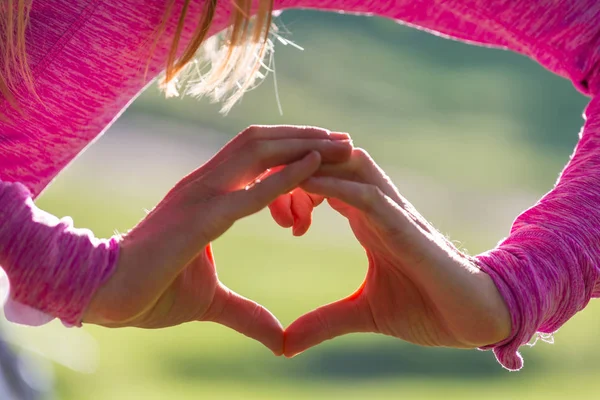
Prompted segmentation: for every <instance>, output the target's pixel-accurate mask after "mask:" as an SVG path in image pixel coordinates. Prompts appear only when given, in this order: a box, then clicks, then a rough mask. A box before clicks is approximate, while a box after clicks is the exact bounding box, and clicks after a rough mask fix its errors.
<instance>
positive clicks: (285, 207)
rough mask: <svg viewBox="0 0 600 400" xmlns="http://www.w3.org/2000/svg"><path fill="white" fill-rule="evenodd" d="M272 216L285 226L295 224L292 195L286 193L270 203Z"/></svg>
mask: <svg viewBox="0 0 600 400" xmlns="http://www.w3.org/2000/svg"><path fill="white" fill-rule="evenodd" d="M269 210H270V211H271V216H272V217H273V219H274V220H275V222H277V223H278V224H279V226H281V227H283V228H291V227H292V226H293V225H294V216H293V215H292V195H291V194H290V193H284V194H282V195H281V196H279V197H277V198H276V199H275V200H273V202H272V203H271V204H269Z"/></svg>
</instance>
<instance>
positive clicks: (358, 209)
mask: <svg viewBox="0 0 600 400" xmlns="http://www.w3.org/2000/svg"><path fill="white" fill-rule="evenodd" d="M282 165H283V166H284V167H283V168H281V169H279V170H278V171H277V168H278V166H282ZM269 168H275V169H276V172H272V174H271V175H270V176H267V177H266V178H264V180H262V181H261V182H259V183H258V182H257V183H256V184H250V186H248V182H253V180H256V179H257V177H259V178H260V177H262V176H263V175H261V174H264V172H265V170H269ZM324 198H326V199H327V201H328V203H329V205H330V206H331V207H332V208H333V209H334V210H336V211H337V212H338V213H340V214H341V215H342V216H344V217H345V218H346V219H347V220H348V222H349V224H350V227H351V228H352V231H353V233H354V235H355V236H356V238H357V240H358V241H359V242H360V244H361V245H362V247H363V248H364V250H365V252H366V255H367V259H368V269H367V274H366V277H365V280H364V281H363V283H362V284H361V285H360V286H359V287H358V289H357V290H356V291H355V292H354V293H352V294H350V295H349V296H348V297H346V298H344V299H341V300H339V301H336V302H334V303H331V304H327V305H324V306H322V307H319V308H317V309H316V310H313V311H311V312H309V313H307V314H305V315H303V316H301V317H300V318H298V319H297V320H296V321H295V322H293V323H292V324H291V325H290V326H288V327H287V328H286V329H283V327H282V326H281V324H280V323H279V322H278V321H277V319H276V318H275V317H274V316H273V315H272V314H271V313H270V312H269V311H268V310H266V309H265V308H264V307H262V306H261V305H259V304H257V303H255V302H253V301H250V300H249V299H246V298H244V297H242V296H240V295H238V294H237V293H235V292H233V291H232V290H229V289H228V288H227V287H226V286H225V285H223V284H222V283H221V282H220V281H219V279H218V276H217V272H216V266H215V262H214V258H213V255H212V250H211V246H210V243H211V242H212V241H214V240H216V239H217V238H218V237H220V236H221V235H223V234H224V233H225V232H226V231H227V230H228V229H229V228H230V227H231V226H232V225H233V224H234V222H235V221H237V220H239V219H241V218H244V217H246V216H249V215H251V214H254V213H255V212H258V211H260V210H261V209H263V208H265V207H266V206H267V205H268V206H269V207H270V210H271V213H272V215H273V217H274V219H275V221H276V222H277V223H279V224H280V225H282V226H284V227H292V229H293V232H294V234H295V235H298V236H299V235H303V234H304V233H305V232H306V231H307V230H308V229H309V227H310V223H311V218H312V210H313V208H314V207H316V206H317V205H318V204H319V203H321V202H322V201H323V199H324ZM198 249H205V251H200V252H198ZM139 277H143V279H139ZM191 321H212V322H216V323H219V324H222V325H225V326H228V327H230V328H232V329H234V330H236V331H238V332H240V333H242V334H244V335H246V336H249V337H251V338H253V339H256V340H258V341H260V342H261V343H263V344H264V345H265V346H266V347H268V348H269V349H271V350H272V351H273V352H274V353H275V354H277V355H281V354H284V355H286V356H288V357H291V356H294V355H296V354H298V353H300V352H302V351H304V350H306V349H308V348H310V347H312V346H315V345H317V344H319V343H321V342H323V341H325V340H328V339H332V338H334V337H336V336H340V335H344V334H348V333H353V332H375V333H381V334H385V335H390V336H394V337H397V338H400V339H403V340H406V341H409V342H412V343H416V344H421V345H426V346H447V347H462V348H473V347H479V346H482V345H488V344H490V343H496V342H499V341H500V340H502V339H504V338H505V337H507V336H508V335H509V333H510V327H511V319H510V315H509V313H508V309H507V307H506V306H505V304H504V301H503V299H502V297H501V296H500V294H499V292H498V290H497V289H496V287H495V285H494V283H493V281H492V280H491V278H490V277H489V276H488V275H487V274H485V273H483V272H482V271H480V270H479V269H478V268H477V267H476V266H475V264H474V263H473V262H472V260H471V259H470V258H469V257H467V256H465V255H463V254H462V253H461V252H460V251H458V250H457V249H456V248H455V247H454V245H453V244H452V243H450V242H449V241H448V240H447V239H446V238H445V237H444V236H443V235H441V234H440V233H439V232H437V231H436V230H435V229H434V228H433V227H432V226H431V225H430V224H429V223H428V222H427V221H426V220H425V219H424V218H423V217H422V216H421V215H419V213H418V212H417V211H416V210H415V209H414V207H412V205H411V204H410V203H409V202H408V201H407V200H406V199H404V198H403V197H402V196H401V195H400V193H399V192H398V190H397V188H396V187H395V186H394V185H393V183H392V181H391V180H390V179H389V178H388V177H387V176H386V175H385V173H384V172H383V171H382V170H381V169H380V168H379V167H378V166H377V164H375V162H374V161H373V159H371V157H370V156H369V155H368V154H367V153H366V152H365V151H364V150H362V149H358V148H354V147H353V145H352V143H351V141H350V140H349V136H348V135H347V134H340V133H332V132H328V131H326V130H323V129H319V128H311V127H293V126H279V127H262V126H255V127H251V128H249V129H247V130H245V131H244V132H241V133H240V134H239V135H237V136H236V137H235V138H234V139H232V140H231V141H230V142H229V143H228V144H227V145H226V146H224V147H223V148H222V149H221V150H220V151H219V152H218V153H217V154H215V156H213V158H211V159H210V160H209V161H208V162H206V163H205V164H203V165H202V166H201V167H199V168H198V169H196V170H195V171H193V172H191V173H190V174H189V175H188V176H186V177H184V178H183V179H182V180H181V181H180V182H179V183H178V184H177V185H175V187H174V188H173V189H171V191H170V192H169V193H168V194H167V195H166V196H165V198H164V199H163V200H162V201H161V202H160V203H159V204H158V205H157V206H156V207H155V208H154V209H153V210H152V211H151V212H150V213H149V214H148V215H147V216H146V217H145V218H144V219H143V220H142V221H141V222H140V223H139V224H138V225H137V226H136V227H135V228H134V229H132V230H131V231H130V232H129V233H128V234H127V235H126V236H125V237H124V238H123V239H122V241H121V242H120V253H119V259H118V265H117V266H116V268H115V271H114V272H113V274H112V276H111V278H110V279H109V280H108V281H107V282H106V283H105V284H104V285H102V286H101V287H100V288H99V289H98V290H97V292H96V293H95V295H94V298H93V299H92V301H91V303H90V305H89V306H88V308H87V311H86V315H85V316H84V322H86V323H87V322H90V323H96V324H99V325H103V326H108V327H122V326H135V327H139V328H146V329H155V328H163V327H169V326H175V325H179V324H181V323H186V322H191Z"/></svg>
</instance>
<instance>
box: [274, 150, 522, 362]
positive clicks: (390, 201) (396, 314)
mask: <svg viewBox="0 0 600 400" xmlns="http://www.w3.org/2000/svg"><path fill="white" fill-rule="evenodd" d="M302 189H304V191H305V194H301V193H297V194H295V196H297V197H299V196H304V197H307V196H309V195H310V196H316V197H317V198H320V197H323V196H324V197H326V198H327V199H328V202H329V204H330V205H331V207H332V208H334V209H335V210H336V211H338V212H339V213H340V214H342V215H343V216H344V217H346V218H347V219H348V221H349V223H350V227H351V228H352V231H353V232H354V234H355V236H356V238H357V239H358V241H359V242H360V243H361V245H362V246H363V248H364V249H365V252H366V254H367V258H368V262H369V264H368V272H367V275H366V277H365V280H364V281H363V282H362V284H361V285H360V287H359V288H358V289H357V290H356V291H355V292H354V293H352V294H351V295H349V296H348V297H346V298H344V299H341V300H339V301H337V302H334V303H332V304H328V305H325V306H322V307H320V308H318V309H316V310H314V311H311V312H309V313H308V314H305V315H303V316H301V317H300V318H298V319H297V320H296V321H295V322H293V323H292V324H291V325H290V326H289V327H288V328H287V329H286V331H285V349H284V354H285V356H287V357H293V356H295V355H296V354H298V353H301V352H303V351H305V350H307V349H308V348H310V347H313V346H316V345H317V344H319V343H321V342H323V341H326V340H329V339H333V338H334V337H337V336H341V335H345V334H349V333H354V332H373V333H380V334H384V335H389V336H393V337H396V338H399V339H402V340H406V341H408V342H411V343H415V344H418V345H422V346H444V347H456V348H476V347H480V346H484V345H488V344H493V343H498V342H500V341H502V340H504V339H505V338H507V337H508V335H509V334H510V330H511V320H510V315H509V312H508V308H507V307H506V305H505V303H504V301H503V299H502V297H501V296H500V294H499V292H498V290H497V289H496V287H495V285H494V283H493V281H492V280H491V278H490V277H489V276H488V275H487V274H485V273H484V272H482V271H480V270H479V269H478V268H477V267H476V266H475V264H473V263H472V262H471V261H470V260H469V258H468V257H466V256H465V255H464V254H462V253H461V252H460V251H459V250H458V249H456V248H455V247H454V246H453V245H452V244H451V243H450V242H449V241H448V240H446V238H445V237H443V235H441V234H440V233H439V232H437V231H436V230H435V229H434V228H433V227H432V226H431V225H430V224H429V223H428V222H427V221H426V220H425V219H424V218H423V217H422V216H421V215H420V214H419V213H418V212H417V211H416V210H415V208H414V207H413V206H412V205H411V204H410V203H409V202H408V201H407V200H406V199H405V198H403V197H402V196H401V195H400V193H399V192H398V190H397V188H396V187H395V186H394V184H393V183H392V182H391V180H390V179H389V178H388V177H387V176H386V175H385V173H384V172H383V171H382V170H381V168H379V167H378V166H377V164H376V163H375V162H374V161H373V159H372V158H371V157H370V156H369V155H368V154H367V152H366V151H364V150H362V149H354V150H353V152H352V156H351V158H350V159H349V160H348V161H347V162H343V163H339V164H335V165H323V166H321V167H320V168H319V170H318V171H317V172H316V173H315V177H312V178H310V179H308V180H307V181H306V182H304V183H303V184H302ZM280 212H281V211H280ZM308 218H309V216H307V215H306V214H304V215H301V216H300V218H299V219H301V220H303V221H302V222H300V224H301V225H302V229H303V230H304V229H305V227H307V226H309V225H310V221H309V219H308ZM296 219H298V218H296ZM276 220H277V219H276Z"/></svg>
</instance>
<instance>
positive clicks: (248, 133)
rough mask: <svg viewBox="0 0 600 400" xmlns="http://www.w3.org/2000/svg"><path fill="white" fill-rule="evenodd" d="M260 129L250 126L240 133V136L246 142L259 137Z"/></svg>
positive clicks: (259, 127)
mask: <svg viewBox="0 0 600 400" xmlns="http://www.w3.org/2000/svg"><path fill="white" fill-rule="evenodd" d="M261 128H262V127H261V126H260V125H250V126H248V127H247V128H246V129H244V130H243V131H242V132H241V133H240V136H242V137H243V138H244V139H246V140H252V139H254V138H256V137H258V136H259V134H260V131H261Z"/></svg>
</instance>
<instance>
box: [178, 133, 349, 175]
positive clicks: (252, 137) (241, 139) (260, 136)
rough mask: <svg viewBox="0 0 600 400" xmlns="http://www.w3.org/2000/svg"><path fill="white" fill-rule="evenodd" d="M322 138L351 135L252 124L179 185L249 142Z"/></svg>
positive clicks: (342, 137) (217, 163) (213, 165)
mask: <svg viewBox="0 0 600 400" xmlns="http://www.w3.org/2000/svg"><path fill="white" fill-rule="evenodd" d="M294 138H297V139H322V140H346V141H348V140H350V135H348V134H347V133H342V132H331V131H329V130H327V129H323V128H319V127H314V126H294V125H273V126H267V125H252V126H249V127H248V128H246V129H244V130H243V131H242V132H240V133H239V134H237V135H236V136H235V137H234V138H233V139H231V140H230V141H229V142H228V143H227V144H226V145H225V146H223V148H221V150H219V152H218V153H217V154H215V155H214V156H213V157H212V158H211V159H210V160H209V161H208V162H206V163H205V164H204V165H203V166H202V167H200V168H198V169H196V170H195V171H193V172H192V173H190V174H189V175H188V176H186V177H185V178H184V179H183V180H181V181H180V183H179V185H186V184H188V183H189V182H191V181H193V180H196V179H198V178H199V177H200V176H202V175H204V174H205V173H206V171H207V170H210V169H213V168H215V167H216V166H217V165H219V164H221V163H222V162H223V161H225V160H227V159H228V158H229V157H230V156H231V155H233V154H235V153H237V152H238V151H239V149H240V148H242V147H243V146H246V145H247V144H248V142H251V141H258V140H278V139H294Z"/></svg>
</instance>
